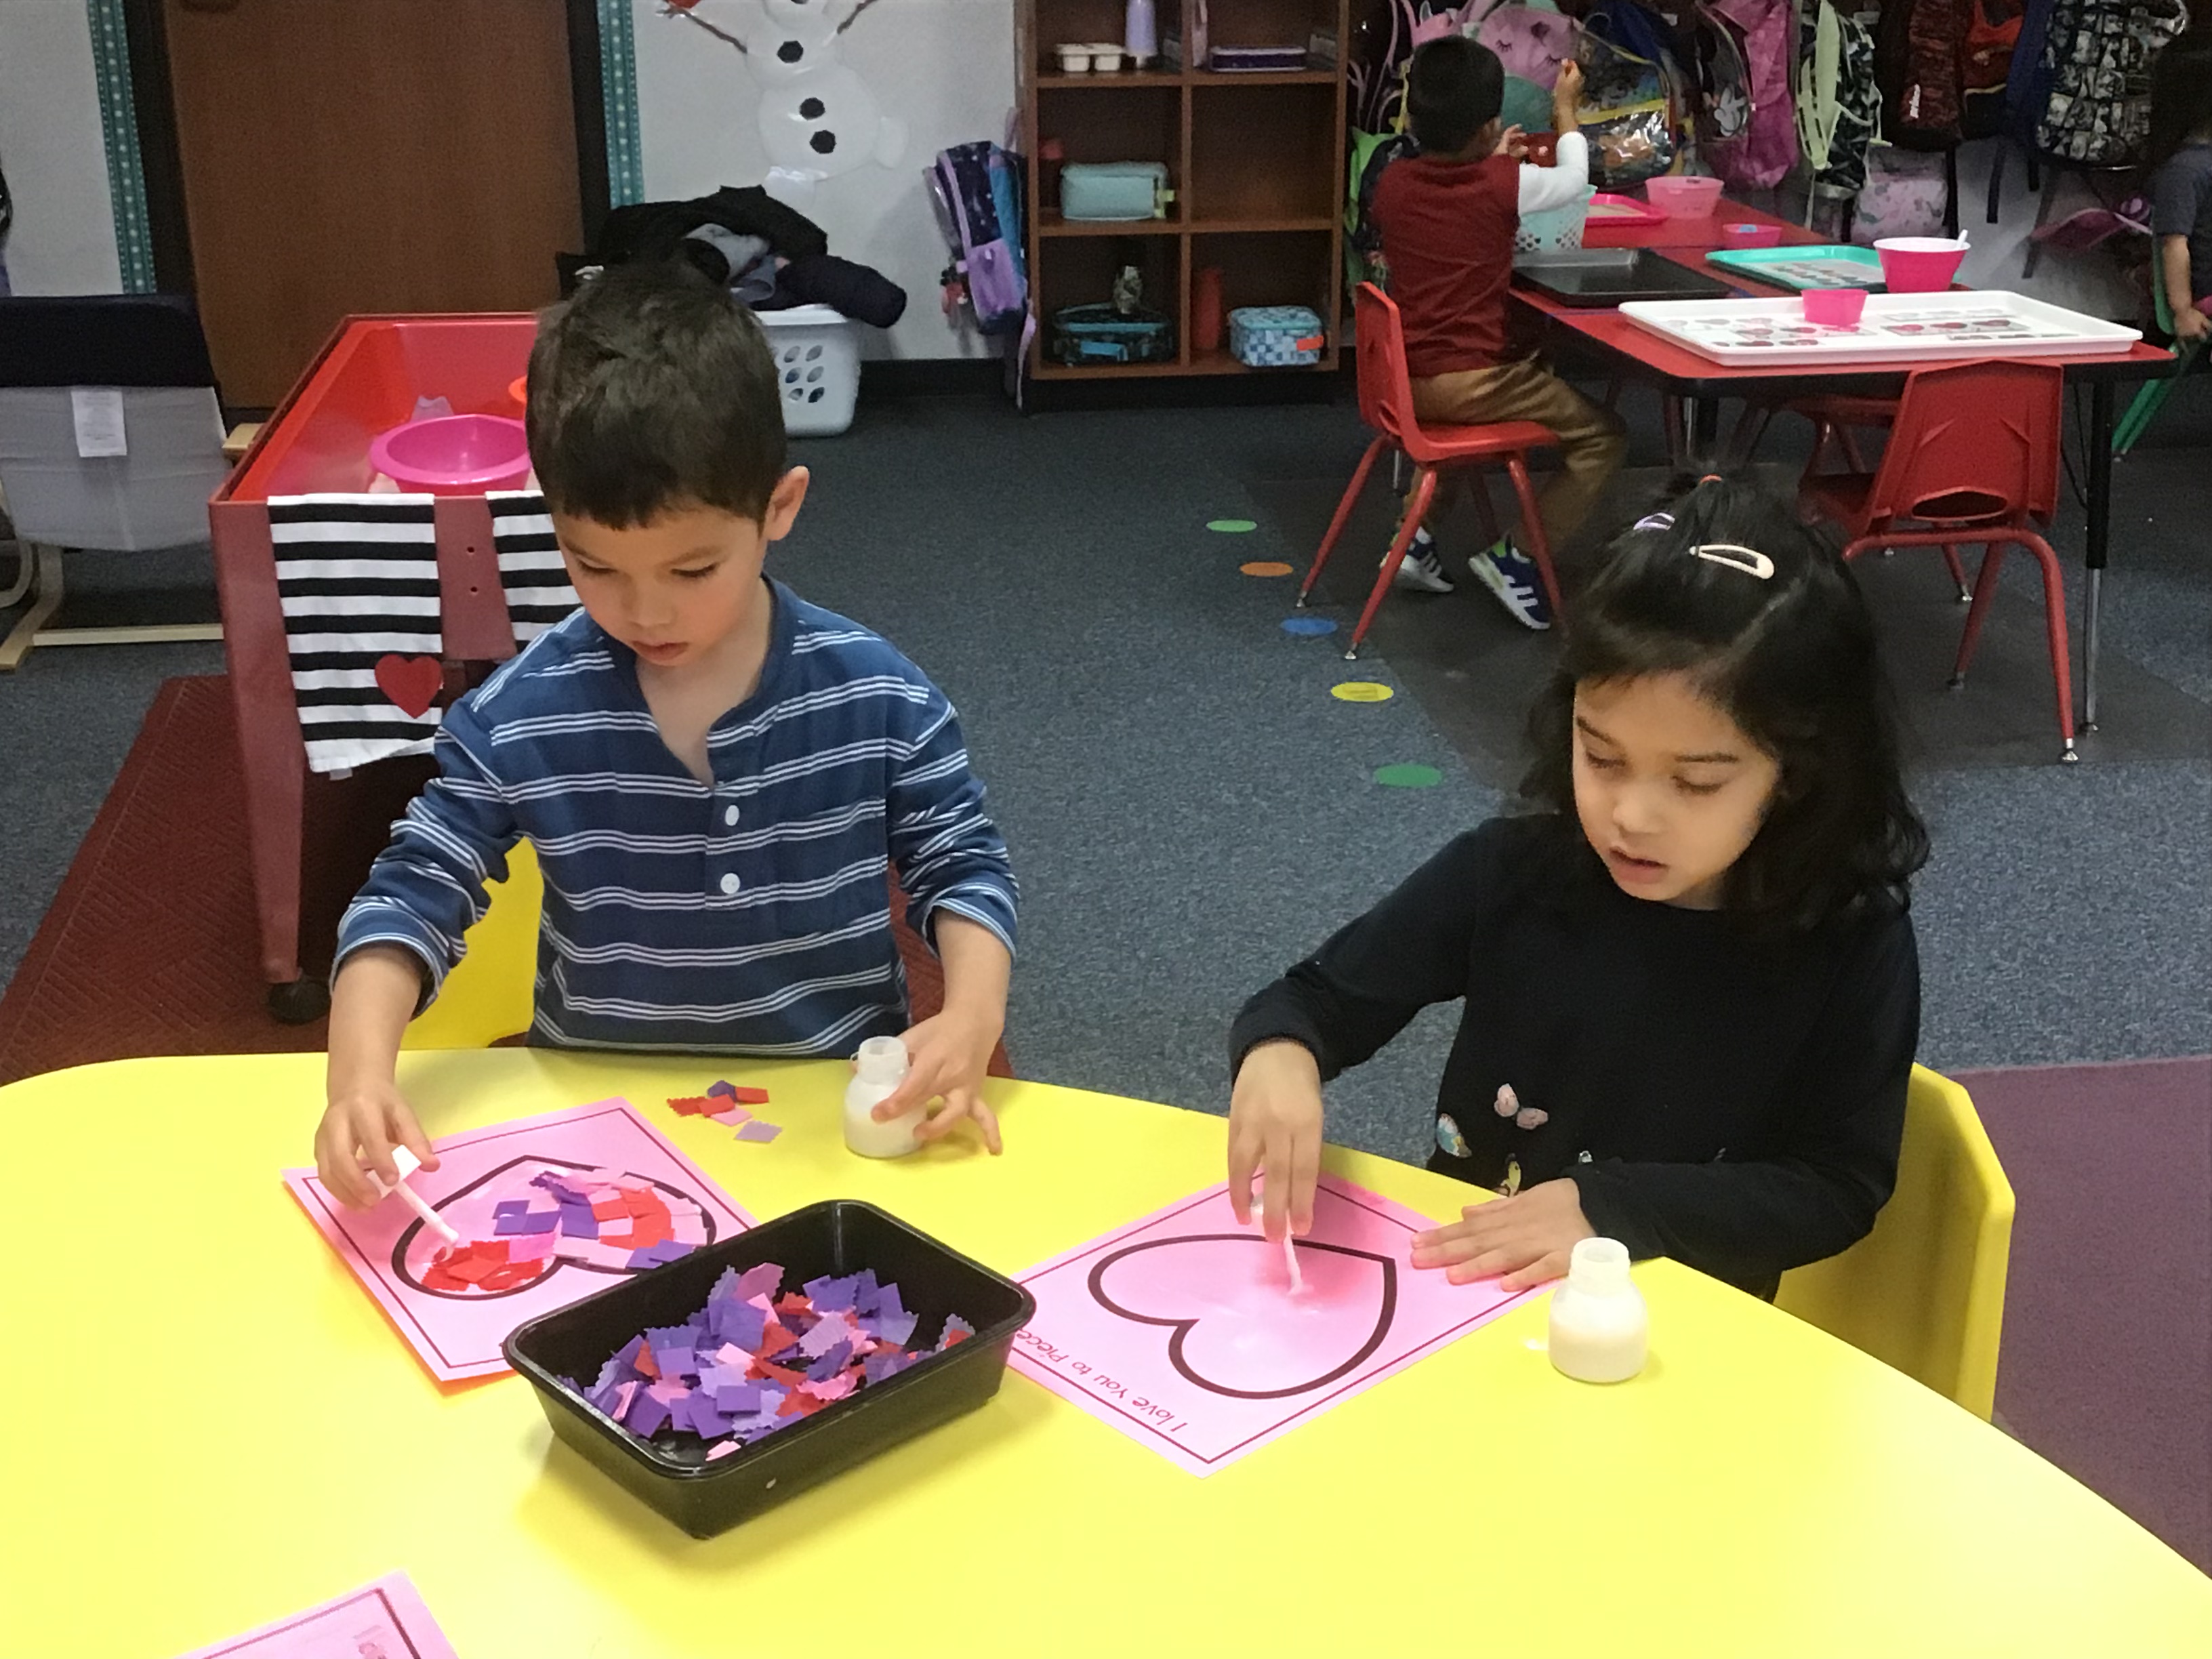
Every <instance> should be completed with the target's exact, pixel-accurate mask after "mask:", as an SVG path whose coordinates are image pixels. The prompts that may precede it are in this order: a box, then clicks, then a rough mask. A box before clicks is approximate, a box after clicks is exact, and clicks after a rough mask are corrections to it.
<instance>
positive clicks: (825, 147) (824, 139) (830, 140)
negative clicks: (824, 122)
mask: <svg viewBox="0 0 2212 1659" xmlns="http://www.w3.org/2000/svg"><path fill="white" fill-rule="evenodd" d="M806 142H807V143H810V144H811V145H813V146H814V150H815V153H816V154H817V155H828V154H829V152H830V151H831V150H833V149H836V148H837V135H836V133H834V132H817V133H816V134H815V135H814V136H813V137H811V138H810V139H808V140H807V141H806Z"/></svg>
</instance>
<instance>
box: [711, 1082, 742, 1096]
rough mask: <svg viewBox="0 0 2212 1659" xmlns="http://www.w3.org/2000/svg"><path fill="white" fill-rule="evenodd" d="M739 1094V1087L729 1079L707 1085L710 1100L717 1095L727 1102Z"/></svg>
mask: <svg viewBox="0 0 2212 1659" xmlns="http://www.w3.org/2000/svg"><path fill="white" fill-rule="evenodd" d="M737 1092H738V1085H736V1084H734V1083H732V1082H731V1081H730V1080H729V1079H727V1078H717V1079H714V1082H712V1083H710V1084H708V1085H707V1098H708V1099H709V1100H712V1099H713V1098H714V1097H715V1096H717V1095H720V1096H721V1097H722V1098H724V1099H725V1100H729V1099H733V1098H735V1097H736V1095H737Z"/></svg>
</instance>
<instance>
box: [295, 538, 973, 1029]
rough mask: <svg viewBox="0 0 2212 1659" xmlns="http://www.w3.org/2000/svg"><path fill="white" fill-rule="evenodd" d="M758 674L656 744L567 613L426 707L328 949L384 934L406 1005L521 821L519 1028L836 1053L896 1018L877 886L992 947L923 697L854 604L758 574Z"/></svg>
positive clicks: (949, 753) (964, 760) (964, 803)
mask: <svg viewBox="0 0 2212 1659" xmlns="http://www.w3.org/2000/svg"><path fill="white" fill-rule="evenodd" d="M770 587H771V589H772V591H773V592H774V595H775V623H774V629H773V635H772V641H771V643H770V646H769V653H768V658H767V660H766V662H765V663H764V664H763V667H762V670H761V678H760V684H759V686H758V687H757V690H755V691H754V693H753V695H752V696H750V697H749V698H747V699H746V700H745V701H744V702H743V703H741V704H739V705H738V707H737V708H732V709H731V710H730V711H729V712H728V713H727V714H724V715H723V716H722V717H721V718H720V720H717V721H715V722H714V726H713V727H712V729H711V730H710V731H709V732H708V738H707V751H708V764H709V768H710V769H711V771H712V773H713V775H714V781H713V782H712V783H711V784H702V783H701V782H700V781H698V780H697V779H696V778H695V777H694V776H693V775H691V773H690V771H689V770H688V769H686V768H685V767H684V764H683V763H682V762H680V761H678V759H677V758H676V757H675V756H674V755H673V754H672V753H671V752H670V750H669V749H668V747H667V745H666V744H664V743H663V742H662V741H661V738H660V732H659V727H658V726H655V724H654V723H653V714H652V713H651V711H650V710H649V709H648V708H647V705H646V701H645V696H644V694H643V692H642V691H641V689H640V687H639V684H638V679H637V659H636V657H635V654H634V653H631V652H630V651H629V649H628V647H624V646H623V645H622V644H620V643H619V642H617V641H615V640H613V639H611V637H609V635H607V634H606V633H605V631H604V630H602V629H600V628H599V625H598V624H597V623H594V622H592V619H591V618H590V617H588V616H587V615H586V614H585V613H584V612H583V611H577V612H575V613H574V615H572V616H571V617H568V620H567V621H566V622H563V623H561V624H560V625H559V626H557V627H555V628H553V629H549V630H547V631H546V632H545V633H544V634H542V635H539V636H538V639H536V640H535V641H532V643H531V645H530V647H529V648H528V649H527V650H526V651H524V652H523V653H521V654H520V655H519V656H517V657H515V658H514V659H513V660H511V661H509V662H507V664H505V665H502V666H501V668H500V669H499V670H498V671H497V672H495V674H494V675H493V676H492V677H491V678H489V680H487V681H485V683H484V684H483V685H481V686H480V687H478V688H477V690H474V691H472V692H471V693H470V694H469V695H468V696H465V697H463V698H462V699H460V701H459V702H458V703H456V704H455V705H454V707H453V708H452V709H450V710H449V711H448V712H447V715H446V719H445V721H444V723H443V725H442V726H441V728H440V730H439V732H438V737H437V742H436V745H435V756H436V758H437V762H438V765H439V775H438V776H437V777H436V778H435V779H433V780H432V781H431V782H430V785H429V787H428V788H427V789H425V790H424V791H423V793H422V794H421V795H420V796H419V797H417V798H416V800H415V802H414V803H413V804H412V805H410V807H409V808H408V810H407V815H406V817H404V818H402V819H401V820H400V821H399V822H398V823H397V824H395V825H394V826H393V833H392V844H391V845H390V846H389V847H387V848H386V849H385V851H384V852H383V854H381V855H380V856H379V857H378V859H377V860H376V863H375V865H374V867H373V868H372V869H371V870H370V872H369V875H368V883H367V884H366V885H365V886H364V887H363V888H362V890H361V893H360V894H359V896H357V897H356V898H355V900H354V902H353V904H352V905H351V907H350V908H349V909H348V910H347V912H346V914H345V917H344V919H343V921H342V922H341V923H340V924H339V928H338V953H337V954H338V960H339V961H340V962H341V963H343V960H344V959H345V957H346V955H347V954H348V953H349V952H351V951H356V950H358V949H360V948H361V947H362V945H368V944H372V943H376V942H386V943H391V944H396V945H403V946H404V947H405V948H407V949H408V950H410V951H413V952H414V953H415V954H416V955H417V956H418V957H421V958H422V962H423V963H424V965H425V967H426V969H427V970H428V992H427V994H426V997H425V1002H426V1004H427V1002H428V999H429V997H433V996H435V994H436V993H437V989H438V987H439V985H440V984H441V983H442V981H444V978H445V976H446V975H447V972H448V971H449V970H450V969H452V968H453V964H454V963H457V962H458V961H459V960H460V957H461V952H462V950H463V945H462V938H461V936H462V933H464V931H465V929H466V928H467V927H469V926H470V925H471V923H473V922H474V921H477V918H478V917H480V916H482V915H483V913H484V910H485V908H486V898H485V893H484V884H485V882H486V881H487V880H501V879H504V878H505V875H506V870H507V860H506V854H507V850H508V849H509V848H512V847H513V845H514V844H515V842H517V841H519V840H521V839H523V838H525V837H526V838H528V840H529V841H530V842H531V843H532V845H533V846H534V847H535V848H537V851H538V863H539V866H540V867H541V869H542V871H543V872H544V880H545V905H544V916H543V920H542V921H541V923H540V927H539V933H538V981H537V1014H536V1018H535V1020H534V1021H533V1023H532V1028H531V1037H532V1041H533V1042H544V1043H552V1044H559V1045H564V1046H578V1047H591V1048H672V1049H683V1050H692V1051H698V1050H716V1049H720V1050H730V1051H737V1052H743V1053H747V1054H793V1055H830V1054H850V1053H852V1052H853V1050H854V1048H855V1047H856V1046H857V1045H858V1044H859V1043H860V1042H861V1041H862V1040H863V1039H864V1038H866V1037H871V1036H896V1035H897V1034H898V1033H899V1032H900V1031H902V1030H904V1029H905V1027H906V1024H907V1006H906V975H905V970H904V969H903V968H902V966H901V964H900V961H899V955H898V948H897V945H896V940H895V939H894V938H893V936H892V933H891V921H890V899H889V894H888V890H887V878H888V872H889V866H890V865H891V864H894V863H895V864H896V866H897V867H898V870H899V872H900V876H901V884H902V887H903V888H904V890H905V891H906V893H907V895H908V901H909V914H910V915H911V916H912V918H913V920H914V921H915V925H916V926H917V927H920V928H921V931H922V933H924V935H925V936H926V937H929V938H931V939H934V934H935V927H936V923H937V921H938V920H939V918H940V917H941V916H943V915H945V914H947V913H951V914H953V915H960V916H964V917H966V918H967V919H968V920H969V921H975V922H977V923H980V924H981V926H983V927H987V928H989V929H990V930H991V932H992V933H994V934H996V935H997V936H998V938H999V939H1000V941H1001V942H1002V943H1004V944H1005V945H1006V948H1007V949H1008V950H1009V951H1012V949H1013V948H1014V941H1015V920H1014V918H1015V903H1016V889H1015V885H1014V878H1013V872H1012V866H1011V865H1010V864H1009V862H1008V860H1007V857H1006V843H1005V842H1004V841H1003V840H1002V839H1001V838H1000V835H999V832H998V829H997V828H996V827H995V826H994V824H993V823H992V822H991V819H990V818H989V817H988V816H987V814H986V812H985V811H984V807H983V786H982V785H981V782H979V781H977V779H976V777H975V774H974V773H973V772H972V771H970V770H969V764H968V750H967V746H966V744H965V743H964V742H963V739H962V738H961V734H960V725H959V721H958V719H957V716H956V715H955V714H954V712H953V708H952V705H951V703H950V702H947V701H946V700H945V694H944V693H943V692H941V691H939V690H938V689H937V688H936V687H935V686H934V685H933V684H930V682H929V680H928V679H927V677H925V676H924V675H923V674H922V672H921V670H920V669H918V668H916V667H915V665H913V664H912V663H910V662H908V660H907V659H905V658H904V657H902V656H901V655H900V654H899V653H898V652H896V650H894V649H893V648H892V647H890V644H888V643H887V642H886V641H884V640H883V639H881V638H880V637H878V635H875V634H872V633H871V632H870V631H869V630H867V629H865V628H862V627H860V625H859V624H858V623H852V622H848V621H847V620H846V619H845V618H844V617H840V616H837V615H836V614H835V613H834V612H831V611H824V610H823V609H822V608H820V607H819V606H817V605H809V604H807V603H806V602H805V600H803V599H799V598H798V597H797V596H796V595H795V594H793V592H791V591H790V590H789V589H788V588H787V587H785V586H783V585H782V584H781V583H780V582H777V583H771V584H770Z"/></svg>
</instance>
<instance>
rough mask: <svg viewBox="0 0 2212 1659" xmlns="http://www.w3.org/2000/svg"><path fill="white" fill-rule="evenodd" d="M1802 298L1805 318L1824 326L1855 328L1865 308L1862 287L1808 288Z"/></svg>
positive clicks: (1864, 291)
mask: <svg viewBox="0 0 2212 1659" xmlns="http://www.w3.org/2000/svg"><path fill="white" fill-rule="evenodd" d="M1803 299H1804V301H1805V320H1806V321H1807V322H1808V323H1819V324H1820V325H1822V326H1823V327H1826V328H1857V326H1858V325H1859V316H1860V313H1863V311H1865V310H1866V290H1865V289H1863V288H1808V289H1806V290H1805V292H1804V295H1803Z"/></svg>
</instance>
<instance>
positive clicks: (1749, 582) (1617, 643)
mask: <svg viewBox="0 0 2212 1659" xmlns="http://www.w3.org/2000/svg"><path fill="white" fill-rule="evenodd" d="M1716 542H1729V543H1735V544H1737V545H1740V546H1743V547H1750V548H1756V549H1757V550H1759V551H1760V552H1761V553H1764V554H1765V556H1767V557H1768V558H1769V559H1771V561H1772V562H1773V565H1774V574H1773V575H1772V576H1771V578H1768V579H1765V580H1761V579H1760V578H1759V577H1758V576H1755V575H1753V574H1749V573H1748V572H1747V571H1745V570H1741V569H1737V568H1733V567H1731V566H1729V565H1726V564H1722V563H1718V562H1714V561H1713V560H1711V559H1710V558H1699V557H1697V556H1696V555H1695V553H1694V550H1695V549H1697V548H1699V547H1700V546H1703V545H1705V544H1711V543H1716ZM1668 673H1680V674H1686V675H1688V676H1689V677H1690V678H1691V679H1692V681H1693V682H1695V683H1696V684H1698V685H1699V688H1700V689H1701V690H1703V691H1704V692H1705V695H1706V696H1710V697H1711V699H1712V700H1713V702H1716V703H1717V704H1718V705H1719V706H1720V707H1721V708H1723V709H1725V710H1726V711H1727V712H1728V714H1729V718H1730V719H1732V720H1735V723H1736V724H1737V725H1738V726H1741V727H1742V728H1743V731H1744V733H1745V735H1747V737H1749V738H1751V739H1752V741H1753V742H1754V743H1756V744H1759V747H1760V748H1761V749H1763V750H1765V751H1766V752H1767V753H1768V754H1770V755H1772V756H1773V757H1775V759H1776V760H1778V762H1779V763H1781V777H1780V780H1779V781H1778V784H1777V786H1776V790H1775V797H1774V801H1773V804H1772V805H1771V809H1770V810H1769V811H1768V814H1767V817H1766V821H1765V823H1764V824H1763V825H1762V826H1761V827H1760V829H1759V833H1758V835H1757V836H1754V837H1753V840H1752V843H1751V845H1750V847H1749V848H1747V849H1746V850H1745V852H1744V854H1743V856H1742V857H1741V858H1740V859H1739V860H1736V862H1735V866H1733V867H1732V868H1731V869H1730V870H1729V874H1728V881H1727V884H1726V887H1725V889H1724V890H1723V907H1724V908H1727V909H1728V910H1729V911H1731V912H1733V913H1735V915H1739V916H1740V917H1741V918H1743V919H1744V920H1746V921H1749V922H1753V923H1756V924H1760V925H1763V926H1765V927H1771V928H1774V929H1778V930H1788V929H1792V928H1805V927H1817V926H1819V925H1820V923H1822V922H1824V921H1827V920H1829V919H1830V918H1831V917H1833V916H1837V915H1842V914H1844V913H1846V912H1848V911H1850V910H1853V909H1855V908H1858V907H1859V906H1861V905H1863V904H1864V903H1865V902H1868V901H1869V899H1871V898H1874V897H1875V896H1878V895H1884V894H1887V895H1888V896H1892V897H1893V898H1894V899H1895V900H1896V901H1897V902H1899V903H1904V902H1906V898H1907V884H1908V883H1909V882H1910V880H1911V877H1912V875H1913V872H1916V871H1917V870H1918V869H1919V868H1920V867H1921V866H1923V864H1925V863H1926V862H1927V861H1928V831H1927V829H1926V827H1925V826H1924V825H1923V823H1922V822H1921V819H1920V815H1919V814H1918V813H1917V811H1914V810H1913V806H1912V803H1911V800H1910V799H1907V797H1906V795H1905V784H1904V781H1903V778H1902V776H1901V773H1900V764H1899V749H1898V725H1897V718H1896V714H1895V711H1894V709H1893V706H1892V701H1891V696H1890V691H1889V687H1888V683H1887V680H1886V679H1885V678H1883V675H1882V671H1881V664H1880V661H1879V659H1878V657H1877V654H1876V651H1875V634H1874V619H1873V617H1871V616H1870V615H1869V613H1868V611H1867V606H1866V600H1865V599H1864V597H1863V595H1862V594H1861V593H1860V592H1859V587H1858V583H1857V580H1854V579H1853V577H1852V575H1851V573H1850V569H1849V568H1847V567H1846V566H1845V565H1844V562H1843V560H1842V559H1841V558H1840V557H1839V556H1838V555H1837V554H1836V553H1835V552H1834V551H1832V550H1831V549H1830V548H1829V547H1827V546H1826V544H1823V543H1822V542H1821V541H1820V539H1819V538H1817V537H1815V536H1814V533H1813V532H1810V531H1808V529H1806V528H1805V527H1804V526H1802V525H1800V524H1799V523H1798V522H1797V521H1796V518H1795V517H1794V516H1792V514H1791V513H1790V512H1789V511H1788V510H1787V509H1786V508H1785V507H1783V506H1782V505H1781V504H1780V503H1778V501H1775V500H1774V499H1773V498H1772V497H1771V496H1770V495H1766V494H1765V492H1763V491H1761V490H1759V489H1755V488H1753V487H1751V486H1748V485H1746V484H1740V483H1730V482H1729V481H1727V480H1724V479H1718V478H1709V479H1707V480H1705V482H1703V483H1698V484H1696V485H1694V486H1693V487H1692V488H1690V489H1686V490H1677V491H1675V492H1674V499H1673V501H1672V504H1671V506H1670V507H1667V508H1665V509H1662V511H1660V512H1658V513H1654V514H1653V515H1652V516H1650V517H1648V518H1645V519H1643V520H1639V521H1638V524H1637V526H1636V527H1635V528H1633V529H1632V530H1629V531H1627V532H1625V533H1623V534H1622V535H1621V536H1620V538H1617V539H1616V540H1615V541H1614V542H1613V545H1612V547H1611V548H1610V549H1609V550H1607V557H1606V560H1605V562H1604V564H1603V567H1602V568H1601V570H1600V571H1599V573H1598V574H1597V575H1596V576H1595V578H1594V579H1593V580H1591V581H1590V583H1589V586H1587V587H1585V588H1584V589H1583V591H1582V592H1580V593H1579V594H1577V595H1576V596H1575V597H1574V598H1573V599H1571V601H1570V602H1569V604H1568V605H1567V607H1566V614H1565V626H1564V637H1563V640H1562V644H1561V651H1560V655H1559V666H1558V668H1557V670H1556V671H1554V673H1553V677H1552V679H1551V682H1550V684H1548V685H1547V686H1546V687H1545V688H1544V690H1543V691H1542V693H1541V695H1540V696H1538V698H1537V700H1536V703H1535V706H1534V708H1533V709H1532V710H1531V711H1530V715H1529V727H1528V729H1529V737H1530V740H1531V742H1532V744H1533V746H1534V751H1535V760H1534V764H1533V765H1532V766H1531V768H1530V769H1529V771H1528V775H1527V777H1526V778H1524V779H1523V780H1522V785H1521V793H1522V795H1523V796H1524V797H1526V798H1527V799H1529V800H1531V801H1532V802H1534V803H1536V804H1538V805H1541V806H1543V807H1546V808H1548V809H1550V810H1551V811H1554V812H1558V813H1559V814H1561V815H1563V816H1564V817H1565V821H1566V822H1567V823H1574V822H1575V792H1574V777H1573V745H1574V741H1575V733H1574V705H1575V688H1576V687H1577V685H1579V684H1586V683H1591V682H1597V683H1603V682H1606V681H1620V680H1633V679H1639V678H1643V677H1644V676H1646V675H1650V674H1668Z"/></svg>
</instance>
